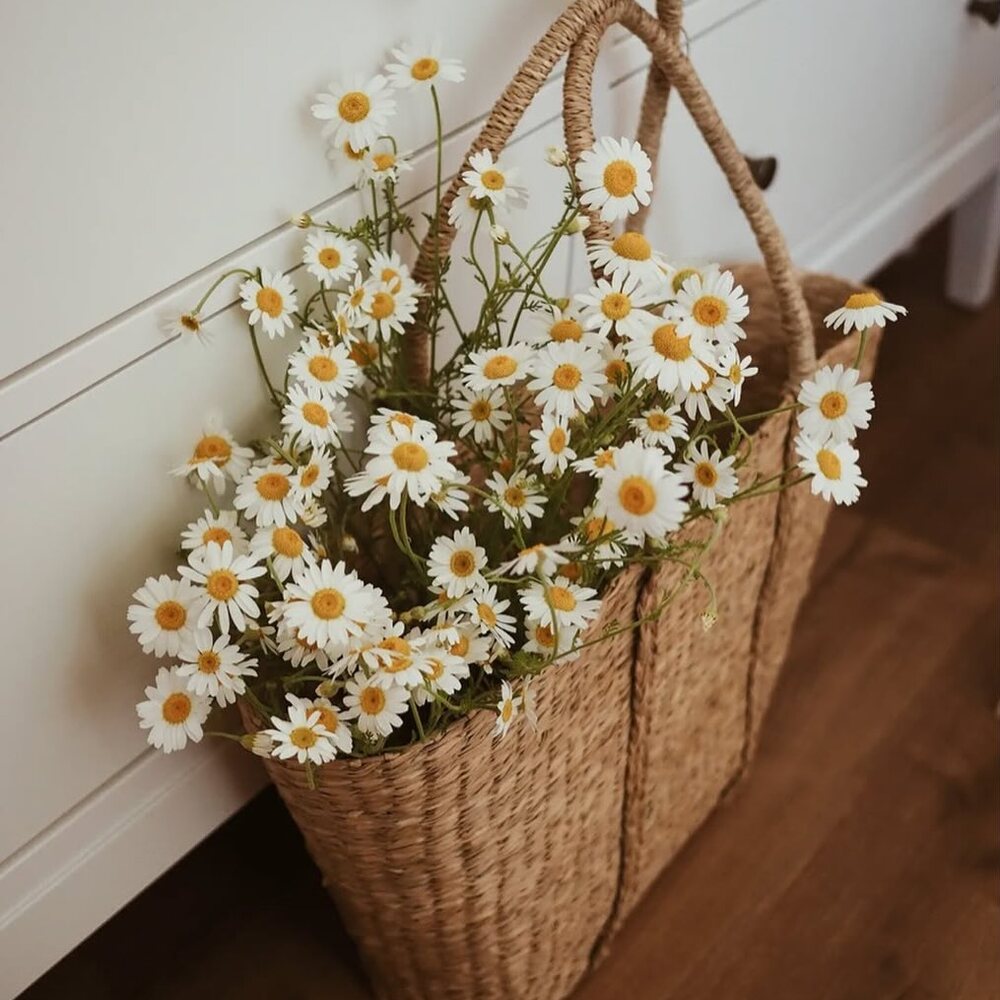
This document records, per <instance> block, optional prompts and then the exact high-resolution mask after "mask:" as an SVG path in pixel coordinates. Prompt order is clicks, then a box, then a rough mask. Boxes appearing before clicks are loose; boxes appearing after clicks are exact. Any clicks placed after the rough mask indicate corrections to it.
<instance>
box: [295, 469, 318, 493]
mask: <svg viewBox="0 0 1000 1000" xmlns="http://www.w3.org/2000/svg"><path fill="white" fill-rule="evenodd" d="M317 479H319V466H318V465H307V466H306V467H305V468H304V469H303V470H302V473H301V474H300V475H299V485H300V486H305V487H306V488H307V489H308V488H309V487H310V486H312V484H313V483H314V482H316V480H317Z"/></svg>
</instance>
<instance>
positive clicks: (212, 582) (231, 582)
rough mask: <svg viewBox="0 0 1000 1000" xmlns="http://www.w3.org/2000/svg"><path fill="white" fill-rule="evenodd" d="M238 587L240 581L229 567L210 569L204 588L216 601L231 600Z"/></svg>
mask: <svg viewBox="0 0 1000 1000" xmlns="http://www.w3.org/2000/svg"><path fill="white" fill-rule="evenodd" d="M239 589H240V581H239V580H238V579H237V578H236V574H235V573H234V572H233V571H232V570H230V569H216V570H212V572H211V573H209V574H208V579H207V580H206V581H205V590H206V591H208V596H209V597H212V598H214V599H215V600H217V601H222V602H225V601H229V600H231V599H232V598H233V597H234V596H235V595H236V592H237V591H238V590H239Z"/></svg>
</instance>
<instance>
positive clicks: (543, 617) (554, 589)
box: [519, 577, 601, 629]
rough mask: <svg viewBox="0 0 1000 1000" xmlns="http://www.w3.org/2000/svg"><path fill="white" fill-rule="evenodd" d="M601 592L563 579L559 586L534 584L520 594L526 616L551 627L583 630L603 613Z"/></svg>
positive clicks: (557, 584)
mask: <svg viewBox="0 0 1000 1000" xmlns="http://www.w3.org/2000/svg"><path fill="white" fill-rule="evenodd" d="M596 595H597V591H596V590H593V589H592V588H590V587H579V586H577V585H576V584H575V583H570V582H569V581H568V580H564V579H563V578H561V577H560V579H559V582H558V583H548V584H547V583H539V582H537V581H536V582H533V583H530V584H529V585H528V586H527V587H526V588H525V589H524V590H522V591H521V593H520V595H519V596H520V601H521V606H522V607H523V608H524V613H525V614H526V615H527V616H528V618H530V619H531V620H532V621H537V622H541V624H542V625H548V626H549V627H550V628H555V627H558V628H560V629H562V628H563V627H566V628H575V629H582V628H584V627H585V626H586V625H587V624H588V623H589V622H592V621H593V620H594V619H595V618H596V617H597V616H598V615H599V614H600V612H601V602H600V599H598V600H594V598H595V597H596Z"/></svg>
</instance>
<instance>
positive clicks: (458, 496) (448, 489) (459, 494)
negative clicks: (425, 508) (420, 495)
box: [431, 470, 472, 521]
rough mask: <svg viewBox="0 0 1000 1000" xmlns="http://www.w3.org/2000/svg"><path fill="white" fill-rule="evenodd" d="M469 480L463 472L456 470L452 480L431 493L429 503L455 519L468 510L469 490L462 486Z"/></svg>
mask: <svg viewBox="0 0 1000 1000" xmlns="http://www.w3.org/2000/svg"><path fill="white" fill-rule="evenodd" d="M471 481H472V480H471V479H470V478H469V476H467V475H466V474H465V473H464V472H457V470H456V475H455V477H454V479H453V480H452V482H450V483H446V484H445V485H444V486H442V487H441V489H439V490H437V491H436V492H434V493H432V494H431V503H432V504H433V505H434V506H435V507H436V508H437V509H438V510H439V511H441V513H442V514H444V515H445V516H446V517H450V518H451V519H452V520H453V521H457V520H458V519H459V515H461V514H465V513H467V512H468V510H469V492H468V490H465V489H462V487H463V486H464V485H468V483H470V482H471Z"/></svg>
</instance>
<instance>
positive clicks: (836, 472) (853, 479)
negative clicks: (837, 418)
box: [795, 434, 868, 505]
mask: <svg viewBox="0 0 1000 1000" xmlns="http://www.w3.org/2000/svg"><path fill="white" fill-rule="evenodd" d="M795 450H796V451H797V452H798V454H799V458H800V459H801V461H800V462H799V468H800V469H802V471H803V472H805V473H806V474H807V475H809V476H812V479H811V480H810V482H809V488H810V489H811V490H812V492H813V493H814V494H816V495H819V496H821V497H822V498H823V499H824V500H830V499H832V500H833V502H834V503H838V504H844V505H850V504H852V503H854V501H855V500H857V499H858V497H859V496H861V488H862V487H864V486H867V485H868V480H867V479H865V478H864V477H863V476H862V475H861V469H860V467H859V466H858V450H857V448H854V447H852V446H851V445H850V444H849V443H848V442H847V441H840V442H834V441H827V442H826V443H825V444H823V443H820V442H817V441H813V440H811V439H810V438H809V437H807V436H806V435H805V434H800V435H799V436H798V437H797V438H796V439H795Z"/></svg>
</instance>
